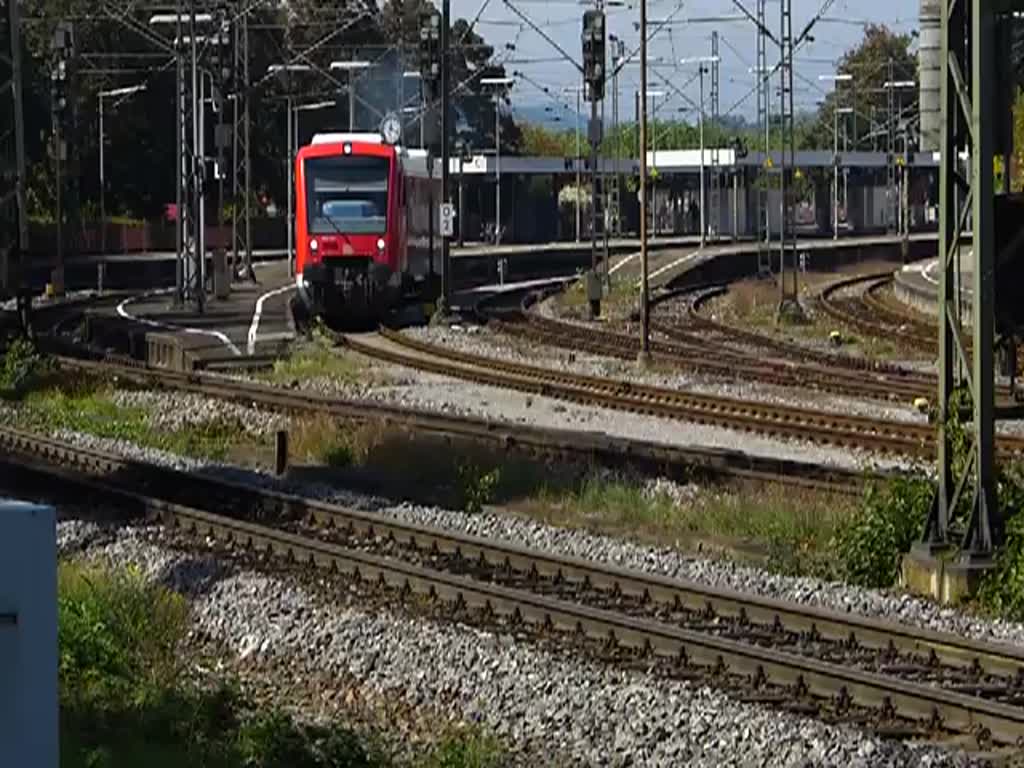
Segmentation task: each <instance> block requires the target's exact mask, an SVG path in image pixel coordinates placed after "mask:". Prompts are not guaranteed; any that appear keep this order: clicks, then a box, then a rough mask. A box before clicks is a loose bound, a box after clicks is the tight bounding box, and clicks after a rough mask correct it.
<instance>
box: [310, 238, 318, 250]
mask: <svg viewBox="0 0 1024 768" xmlns="http://www.w3.org/2000/svg"><path fill="white" fill-rule="evenodd" d="M309 250H311V251H312V252H313V253H316V252H317V251H318V250H320V243H318V242H317V241H316V240H315V239H314V240H310V241H309Z"/></svg>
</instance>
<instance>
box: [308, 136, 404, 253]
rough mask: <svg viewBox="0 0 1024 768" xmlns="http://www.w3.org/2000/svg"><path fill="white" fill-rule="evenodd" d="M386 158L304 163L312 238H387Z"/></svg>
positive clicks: (323, 159) (320, 159) (355, 157)
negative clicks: (372, 236)
mask: <svg viewBox="0 0 1024 768" xmlns="http://www.w3.org/2000/svg"><path fill="white" fill-rule="evenodd" d="M390 163H391V161H390V160H389V159H388V158H386V157H369V156H360V155H344V156H341V157H311V158H308V159H307V160H306V161H305V172H306V198H307V202H306V209H307V211H308V219H309V220H308V222H307V226H308V227H309V232H310V234H316V235H327V234H331V233H335V232H341V233H344V234H373V235H378V234H384V233H385V232H386V231H387V211H388V187H389V185H388V171H389V170H390Z"/></svg>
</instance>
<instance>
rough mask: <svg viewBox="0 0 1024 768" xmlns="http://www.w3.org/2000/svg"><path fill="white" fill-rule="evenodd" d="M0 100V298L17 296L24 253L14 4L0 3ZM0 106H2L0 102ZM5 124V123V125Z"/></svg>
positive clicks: (9, 0) (18, 63) (9, 1)
mask: <svg viewBox="0 0 1024 768" xmlns="http://www.w3.org/2000/svg"><path fill="white" fill-rule="evenodd" d="M0 17H2V18H0V30H2V31H3V34H2V36H0V39H3V40H5V41H6V43H7V45H6V47H5V48H4V50H2V51H0V99H3V100H4V101H6V104H5V105H4V106H3V108H2V109H0V114H7V113H8V112H9V114H10V116H11V121H10V123H9V124H7V126H5V127H4V128H2V129H0V179H3V180H4V185H3V188H0V295H4V294H10V293H15V292H19V290H20V287H21V286H20V285H18V276H17V268H18V266H19V265H18V263H17V262H18V261H19V260H20V258H22V257H23V255H24V254H25V253H27V252H28V212H27V210H26V200H25V120H24V112H23V101H22V99H23V97H22V80H21V77H22V73H21V18H20V9H19V3H18V0H6V3H5V4H3V3H0ZM0 103H2V102H0ZM5 122H6V121H5ZM8 126H9V127H8Z"/></svg>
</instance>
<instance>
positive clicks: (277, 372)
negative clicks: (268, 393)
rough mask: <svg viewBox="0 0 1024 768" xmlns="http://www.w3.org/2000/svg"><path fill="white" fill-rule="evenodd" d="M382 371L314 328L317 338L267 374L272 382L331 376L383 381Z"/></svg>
mask: <svg viewBox="0 0 1024 768" xmlns="http://www.w3.org/2000/svg"><path fill="white" fill-rule="evenodd" d="M381 377H382V374H381V373H380V372H378V371H374V370H373V367H372V365H371V364H370V363H368V362H364V361H362V360H359V359H357V358H356V357H354V356H353V355H351V354H349V353H346V352H342V351H340V350H338V349H336V348H335V347H334V345H333V343H332V342H331V341H330V339H328V338H327V337H326V336H325V335H324V334H322V333H320V332H319V331H314V333H313V340H312V341H311V342H309V343H306V344H302V345H301V346H299V347H298V348H297V349H296V350H295V351H293V352H292V354H291V355H290V356H289V357H288V358H286V359H284V360H278V361H277V362H275V363H274V368H273V370H271V371H269V372H268V373H266V374H263V378H264V379H265V380H268V381H269V382H270V383H272V384H276V385H288V384H292V383H293V382H296V381H310V380H315V379H329V380H331V381H334V382H337V383H339V384H360V383H366V382H367V380H368V379H371V378H372V380H373V381H375V382H379V381H381Z"/></svg>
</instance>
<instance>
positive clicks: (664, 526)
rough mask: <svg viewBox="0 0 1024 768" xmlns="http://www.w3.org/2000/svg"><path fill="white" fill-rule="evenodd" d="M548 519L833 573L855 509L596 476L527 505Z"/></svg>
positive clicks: (838, 503)
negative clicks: (832, 559)
mask: <svg viewBox="0 0 1024 768" xmlns="http://www.w3.org/2000/svg"><path fill="white" fill-rule="evenodd" d="M526 509H527V511H528V513H529V514H531V515H532V516H534V517H538V518H540V519H542V520H545V521H546V522H550V523H554V524H557V525H565V526H570V527H582V528H586V529H588V530H592V531H595V532H598V533H603V534H608V535H615V536H621V535H626V536H628V537H630V538H634V539H638V540H641V541H644V542H648V543H652V544H655V545H658V546H665V545H668V546H675V547H681V546H686V545H687V544H691V545H696V544H699V545H700V546H702V547H703V546H704V545H705V544H707V545H711V546H713V547H719V546H724V547H725V548H727V549H730V550H733V551H735V552H736V554H737V555H739V554H740V552H743V553H744V555H743V556H747V555H750V554H755V553H759V554H761V555H762V556H766V558H767V565H768V567H770V568H772V569H773V570H777V571H781V572H784V573H789V574H794V575H803V574H819V575H827V574H828V553H827V546H828V543H829V541H830V539H831V537H832V536H833V534H834V532H835V530H836V527H837V525H838V524H839V522H840V521H842V520H845V519H846V517H848V516H849V515H850V514H851V507H850V505H849V504H848V503H847V502H846V501H845V500H844V499H839V498H832V497H826V496H821V495H812V494H803V495H800V496H796V497H794V495H793V493H792V491H791V490H788V489H784V488H781V487H776V486H757V487H749V488H748V487H746V486H738V487H734V488H725V489H720V490H714V489H702V490H700V491H685V492H684V495H683V497H677V498H673V496H672V495H669V493H668V492H666V491H661V490H658V487H657V486H654V487H653V488H652V489H649V488H645V487H644V486H643V485H641V484H638V483H637V482H636V481H633V480H630V479H628V478H608V477H603V476H600V475H590V476H589V477H587V478H586V479H585V480H583V481H582V482H581V483H579V485H578V486H576V487H574V488H572V489H570V490H568V491H559V490H553V489H545V490H543V491H542V492H540V493H538V494H536V495H535V496H534V498H533V499H532V501H531V503H530V504H529V505H528V506H527V507H526Z"/></svg>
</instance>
